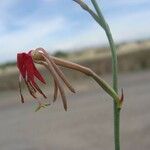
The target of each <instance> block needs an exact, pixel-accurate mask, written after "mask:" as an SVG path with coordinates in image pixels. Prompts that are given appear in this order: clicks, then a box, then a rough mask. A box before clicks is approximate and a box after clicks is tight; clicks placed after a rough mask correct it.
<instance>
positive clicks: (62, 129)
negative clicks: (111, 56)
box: [0, 71, 150, 150]
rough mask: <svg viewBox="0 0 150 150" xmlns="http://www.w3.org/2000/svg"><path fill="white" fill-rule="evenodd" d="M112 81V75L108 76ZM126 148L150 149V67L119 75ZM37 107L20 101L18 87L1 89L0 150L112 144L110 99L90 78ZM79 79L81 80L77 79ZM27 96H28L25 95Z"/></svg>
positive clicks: (70, 149)
mask: <svg viewBox="0 0 150 150" xmlns="http://www.w3.org/2000/svg"><path fill="white" fill-rule="evenodd" d="M106 79H107V80H108V81H110V77H106ZM119 80H120V83H119V84H120V87H123V89H124V94H125V101H124V107H123V109H122V112H121V144H122V150H131V149H134V150H149V149H150V71H143V72H134V73H126V74H122V75H120V78H119ZM79 83H80V85H81V84H82V88H81V90H79V89H80V88H78V87H79V84H78V86H76V88H77V93H76V94H75V95H74V94H67V98H68V103H69V110H68V111H67V112H65V111H64V110H63V108H62V103H61V100H60V99H58V101H57V102H56V103H55V104H54V105H52V106H50V107H48V108H46V109H43V110H41V111H39V112H37V113H35V112H34V109H35V105H34V104H33V103H32V102H26V103H25V104H24V105H22V104H20V103H19V102H18V99H19V97H18V93H17V92H16V91H9V92H1V93H0V150H100V149H101V150H113V149H114V148H113V123H112V121H113V119H112V118H113V110H112V100H111V98H110V97H109V96H108V95H106V94H105V93H104V92H103V91H102V90H101V89H100V88H99V87H98V86H97V84H95V83H94V82H92V81H89V80H88V81H87V83H85V81H84V82H79ZM76 85H77V84H76ZM27 99H30V98H29V97H28V96H27Z"/></svg>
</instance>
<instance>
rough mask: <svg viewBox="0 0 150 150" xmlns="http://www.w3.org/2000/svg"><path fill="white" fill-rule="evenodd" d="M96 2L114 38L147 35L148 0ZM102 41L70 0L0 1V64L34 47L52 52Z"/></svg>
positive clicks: (102, 36)
mask: <svg viewBox="0 0 150 150" xmlns="http://www.w3.org/2000/svg"><path fill="white" fill-rule="evenodd" d="M97 1H98V2H99V3H100V6H101V8H102V11H103V13H104V16H105V17H106V19H107V21H108V23H109V25H110V27H111V30H112V33H113V35H114V39H115V41H117V42H119V41H124V40H130V39H131V40H134V39H140V38H150V0H97ZM85 2H87V3H90V0H85ZM105 43H107V39H106V36H105V34H104V32H103V30H102V29H101V28H100V27H99V26H98V25H97V24H96V23H95V22H94V21H93V19H92V18H91V17H90V16H89V14H87V13H86V12H85V11H83V10H82V9H81V8H80V7H79V6H78V5H77V4H76V3H75V2H73V1H72V0H0V63H1V62H6V61H11V60H15V58H16V53H17V52H22V51H29V50H30V49H35V48H37V47H43V48H45V49H47V50H48V51H49V52H54V51H55V50H58V49H60V50H68V51H69V50H70V49H71V50H72V49H77V48H80V47H85V46H93V45H101V44H105Z"/></svg>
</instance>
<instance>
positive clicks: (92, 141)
mask: <svg viewBox="0 0 150 150" xmlns="http://www.w3.org/2000/svg"><path fill="white" fill-rule="evenodd" d="M97 1H98V3H99V4H100V7H101V8H102V12H103V14H104V16H105V17H106V20H107V21H108V24H109V25H110V28H111V30H112V34H113V37H114V40H115V42H116V47H117V54H118V67H119V69H118V71H119V89H120V90H121V88H123V89H124V94H125V101H124V107H123V109H122V113H121V144H122V149H123V150H125V149H137V150H141V149H143V150H149V149H150V142H149V141H150V140H149V139H150V119H149V118H150V109H149V108H150V28H149V25H150V19H149V18H150V1H149V0H126V1H124V0H114V1H108V0H101V1H100V0H97ZM85 2H86V3H88V5H89V6H91V7H92V5H91V3H90V0H85ZM0 47H1V50H0V122H1V123H0V149H1V150H9V149H11V150H41V149H42V150H48V149H51V150H60V149H61V150H91V149H92V150H98V149H103V150H108V149H113V110H112V108H113V104H112V99H111V98H110V97H109V96H108V95H107V94H105V93H104V92H103V90H102V89H101V88H99V87H98V85H97V84H96V83H95V82H94V81H93V80H92V79H90V78H89V77H86V76H85V75H83V74H81V73H79V72H75V71H71V70H68V69H64V68H61V69H62V70H63V72H64V73H65V75H66V76H67V77H68V79H69V80H70V82H71V83H72V85H73V86H74V88H75V89H76V94H72V93H70V92H69V91H67V89H65V91H66V95H67V99H68V105H69V110H68V111H67V112H65V111H64V110H63V107H62V102H61V99H60V98H59V99H58V100H57V102H56V103H55V104H53V105H52V106H50V107H48V108H46V109H42V110H40V111H39V112H37V113H35V111H34V110H35V108H36V104H35V103H34V101H33V99H32V97H31V96H30V95H29V94H28V91H27V90H26V87H25V86H24V85H22V86H23V87H24V88H23V94H24V96H25V100H26V103H25V104H24V105H21V102H20V97H19V90H18V70H17V68H16V54H17V53H19V52H28V51H29V50H32V49H35V48H37V47H43V48H45V49H46V50H47V51H48V52H49V54H50V55H53V56H56V57H60V58H63V59H66V60H71V61H73V62H76V63H79V64H82V65H84V66H87V67H90V68H91V69H92V70H94V71H95V72H96V73H97V74H99V75H100V76H101V77H102V78H103V79H105V80H106V81H107V82H108V83H110V84H112V79H111V72H112V70H111V53H110V49H109V45H108V41H107V38H106V36H105V33H104V31H103V30H102V29H101V28H100V27H99V26H98V25H97V24H96V23H95V22H94V20H93V19H92V18H91V16H89V14H88V13H86V12H85V11H83V10H82V9H81V8H80V7H79V6H78V5H77V4H76V3H75V2H73V1H72V0H30V1H24V0H13V1H12V0H1V1H0ZM37 67H39V70H40V71H41V73H42V74H43V76H44V77H45V79H46V81H47V85H46V86H45V85H40V86H41V87H42V89H43V90H44V91H45V93H46V94H47V95H48V99H49V100H50V101H51V100H52V99H53V97H52V94H53V81H52V79H51V77H50V75H49V73H48V72H47V71H46V70H45V69H44V68H42V67H40V66H37ZM64 88H65V87H64ZM120 90H119V92H120ZM120 93H121V92H120Z"/></svg>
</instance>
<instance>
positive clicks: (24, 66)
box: [17, 48, 121, 110]
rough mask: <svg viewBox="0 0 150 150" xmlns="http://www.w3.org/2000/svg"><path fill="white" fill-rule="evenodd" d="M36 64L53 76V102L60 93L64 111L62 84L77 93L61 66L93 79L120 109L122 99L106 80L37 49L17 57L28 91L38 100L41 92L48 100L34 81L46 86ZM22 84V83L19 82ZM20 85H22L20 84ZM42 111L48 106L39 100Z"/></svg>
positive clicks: (81, 67) (89, 70)
mask: <svg viewBox="0 0 150 150" xmlns="http://www.w3.org/2000/svg"><path fill="white" fill-rule="evenodd" d="M34 63H37V64H40V65H42V66H44V67H45V68H46V69H47V70H48V71H49V72H50V74H51V75H52V77H53V80H54V97H53V102H55V101H56V99H57V95H58V92H60V95H61V99H62V102H63V106H64V109H65V110H67V100H66V96H65V91H64V88H63V85H62V82H63V83H64V84H65V85H66V86H67V87H68V89H69V90H70V91H71V92H73V93H75V90H74V88H73V87H72V85H71V84H70V82H69V81H68V80H67V78H66V77H65V75H64V73H63V72H62V71H61V69H60V68H59V66H62V67H65V68H69V69H73V70H77V71H80V72H82V73H84V74H85V75H87V76H90V77H92V78H93V79H94V80H95V81H96V82H97V83H98V84H99V85H100V86H101V87H102V88H103V89H104V90H105V91H106V92H107V93H108V94H109V95H110V96H111V97H112V98H113V99H114V100H115V101H116V103H117V104H118V107H120V105H121V104H120V98H119V96H118V94H117V93H116V92H115V91H114V90H113V88H112V87H110V86H109V85H108V84H107V83H106V82H105V81H104V80H102V79H101V78H100V77H99V76H98V75H97V74H96V73H95V72H93V71H92V70H91V69H89V68H87V67H84V66H81V65H79V64H76V63H72V62H70V61H65V60H62V59H59V58H56V57H53V56H50V55H49V54H48V53H47V52H46V51H45V50H44V49H43V48H37V49H35V50H31V51H30V52H29V53H27V54H26V53H20V54H18V55H17V66H18V68H19V71H20V74H21V77H22V78H23V79H24V81H25V83H26V85H27V87H28V90H29V92H30V94H31V95H32V96H33V97H34V98H35V99H37V97H36V92H39V93H40V94H42V95H43V97H44V98H46V96H45V94H44V93H43V92H42V90H41V89H40V88H39V87H38V85H37V84H36V82H35V81H34V78H35V77H36V78H37V79H39V80H40V81H41V82H42V83H44V84H45V80H44V78H43V77H42V76H41V74H40V73H39V72H38V70H37V69H36V67H35V65H34ZM19 83H20V81H19ZM19 85H20V84H19ZM19 87H20V95H21V99H22V102H24V100H23V96H22V93H21V86H19ZM37 101H38V103H39V104H40V105H39V108H37V110H38V109H40V108H41V107H45V106H47V104H46V105H41V103H40V102H39V100H37Z"/></svg>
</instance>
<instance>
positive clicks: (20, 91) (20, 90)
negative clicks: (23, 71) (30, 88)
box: [18, 75, 24, 103]
mask: <svg viewBox="0 0 150 150" xmlns="http://www.w3.org/2000/svg"><path fill="white" fill-rule="evenodd" d="M18 84H19V93H20V97H21V102H22V103H24V98H23V95H22V89H21V75H19V82H18Z"/></svg>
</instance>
